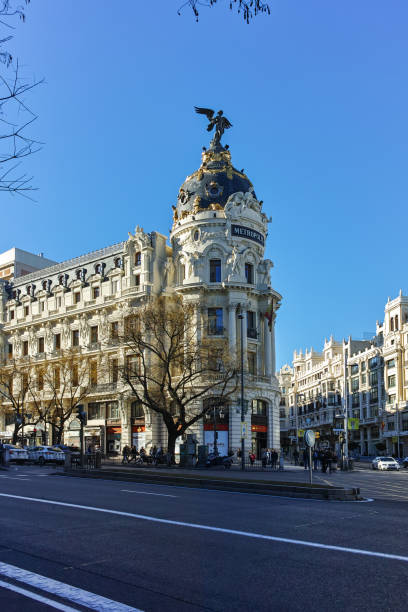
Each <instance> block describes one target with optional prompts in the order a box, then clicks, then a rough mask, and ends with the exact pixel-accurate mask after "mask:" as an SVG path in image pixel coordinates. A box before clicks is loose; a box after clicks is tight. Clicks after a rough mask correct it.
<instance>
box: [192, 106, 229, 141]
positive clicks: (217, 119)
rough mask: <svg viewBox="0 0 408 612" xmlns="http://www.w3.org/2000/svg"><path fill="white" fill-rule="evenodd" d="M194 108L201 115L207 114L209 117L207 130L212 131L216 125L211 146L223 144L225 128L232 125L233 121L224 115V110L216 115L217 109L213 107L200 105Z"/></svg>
mask: <svg viewBox="0 0 408 612" xmlns="http://www.w3.org/2000/svg"><path fill="white" fill-rule="evenodd" d="M194 109H195V112H196V113H198V114H199V115H205V116H206V117H207V119H208V121H209V124H208V126H207V132H211V130H212V129H213V128H214V127H215V133H214V138H213V139H212V141H211V146H213V147H216V146H217V145H219V144H221V136H222V135H223V133H224V132H225V130H228V129H229V128H231V127H232V123H231V122H230V121H228V119H227V118H226V117H224V116H223V111H222V110H219V111H218V113H217V114H216V115H215V114H214V113H215V111H213V110H212V109H211V108H201V107H199V106H195V107H194Z"/></svg>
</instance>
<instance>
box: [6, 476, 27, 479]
mask: <svg viewBox="0 0 408 612" xmlns="http://www.w3.org/2000/svg"><path fill="white" fill-rule="evenodd" d="M0 478H7V479H8V480H29V478H20V477H19V476H0Z"/></svg>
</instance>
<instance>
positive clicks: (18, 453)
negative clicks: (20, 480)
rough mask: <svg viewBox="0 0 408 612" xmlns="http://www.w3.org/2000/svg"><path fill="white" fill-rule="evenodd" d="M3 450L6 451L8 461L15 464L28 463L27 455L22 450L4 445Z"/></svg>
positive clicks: (12, 445) (11, 445)
mask: <svg viewBox="0 0 408 612" xmlns="http://www.w3.org/2000/svg"><path fill="white" fill-rule="evenodd" d="M4 448H7V449H8V452H9V460H10V461H15V462H16V463H25V462H26V461H28V453H27V451H26V450H25V449H24V448H19V447H18V446H14V444H4Z"/></svg>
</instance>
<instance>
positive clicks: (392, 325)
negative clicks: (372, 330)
mask: <svg viewBox="0 0 408 612" xmlns="http://www.w3.org/2000/svg"><path fill="white" fill-rule="evenodd" d="M390 328H391V331H394V317H391V321H390Z"/></svg>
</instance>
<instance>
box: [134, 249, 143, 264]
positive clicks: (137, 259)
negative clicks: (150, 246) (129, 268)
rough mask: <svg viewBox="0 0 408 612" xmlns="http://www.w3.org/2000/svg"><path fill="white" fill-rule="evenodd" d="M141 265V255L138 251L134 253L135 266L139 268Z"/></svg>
mask: <svg viewBox="0 0 408 612" xmlns="http://www.w3.org/2000/svg"><path fill="white" fill-rule="evenodd" d="M141 264H142V254H141V252H140V251H138V252H137V253H135V266H140V265H141Z"/></svg>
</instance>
